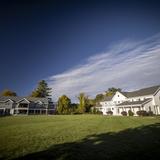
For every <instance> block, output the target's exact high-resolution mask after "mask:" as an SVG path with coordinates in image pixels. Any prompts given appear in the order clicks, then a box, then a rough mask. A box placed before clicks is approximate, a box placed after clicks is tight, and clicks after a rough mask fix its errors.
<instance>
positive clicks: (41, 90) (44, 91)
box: [31, 80, 52, 97]
mask: <svg viewBox="0 0 160 160" xmlns="http://www.w3.org/2000/svg"><path fill="white" fill-rule="evenodd" d="M51 90H52V89H51V88H49V87H48V84H47V83H46V81H45V80H41V81H40V82H39V83H38V86H37V88H36V89H35V90H34V91H33V92H32V94H31V97H48V96H50V93H51Z"/></svg>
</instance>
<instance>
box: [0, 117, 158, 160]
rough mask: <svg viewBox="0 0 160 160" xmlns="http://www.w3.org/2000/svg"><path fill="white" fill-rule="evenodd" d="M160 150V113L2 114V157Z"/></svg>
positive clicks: (137, 155) (138, 154)
mask: <svg viewBox="0 0 160 160" xmlns="http://www.w3.org/2000/svg"><path fill="white" fill-rule="evenodd" d="M159 153H160V118H159V117H144V118H143V117H110V116H102V115H68V116H67V115H66V116H58V115H57V116H15V117H13V116H12V117H1V118H0V159H34V160H36V159H58V160H60V159H78V160H84V159H123V160H124V159H143V158H147V159H151V158H152V159H154V158H155V157H156V156H157V155H159Z"/></svg>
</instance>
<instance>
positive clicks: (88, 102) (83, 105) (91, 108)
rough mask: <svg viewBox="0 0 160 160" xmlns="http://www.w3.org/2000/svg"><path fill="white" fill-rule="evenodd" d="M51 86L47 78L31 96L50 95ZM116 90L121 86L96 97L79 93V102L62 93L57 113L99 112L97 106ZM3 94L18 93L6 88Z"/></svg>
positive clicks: (109, 89) (13, 94)
mask: <svg viewBox="0 0 160 160" xmlns="http://www.w3.org/2000/svg"><path fill="white" fill-rule="evenodd" d="M51 90H52V89H51V88H49V87H48V84H47V82H46V81H45V80H41V81H40V82H38V85H37V87H36V88H35V89H34V90H33V91H32V92H31V94H30V95H29V96H30V97H41V98H43V97H50V96H51V95H50V94H51ZM116 91H121V89H120V88H115V87H112V88H108V90H107V91H105V92H104V93H100V94H97V95H96V96H95V98H89V96H88V95H87V94H85V93H79V95H78V96H77V100H78V103H72V102H71V99H70V98H69V97H68V96H67V95H62V96H60V97H59V98H58V102H57V106H56V114H82V113H98V112H99V111H98V110H96V108H95V106H96V105H99V103H100V101H102V100H103V99H104V98H105V97H109V96H113V95H114V94H115V92H116ZM0 95H1V96H17V93H16V92H14V91H11V90H8V89H7V90H4V91H2V93H1V94H0Z"/></svg>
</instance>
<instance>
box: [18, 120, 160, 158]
mask: <svg viewBox="0 0 160 160" xmlns="http://www.w3.org/2000/svg"><path fill="white" fill-rule="evenodd" d="M159 154H160V123H156V124H151V125H148V126H141V127H138V128H129V129H126V130H123V131H120V132H117V133H116V132H109V133H104V134H99V135H90V136H88V137H86V138H84V139H83V140H81V141H79V142H73V143H64V144H58V145H53V146H51V147H50V148H49V149H47V150H45V151H40V152H36V153H32V154H28V155H26V156H24V157H19V158H17V159H23V160H28V159H31V160H32V159H34V160H45V159H53V160H54V159H58V160H61V159H67V160H68V159H69V160H70V159H71V160H73V159H74V160H86V159H87V160H88V159H99V160H103V159H112V160H113V159H122V160H126V159H134V160H135V159H157V157H159Z"/></svg>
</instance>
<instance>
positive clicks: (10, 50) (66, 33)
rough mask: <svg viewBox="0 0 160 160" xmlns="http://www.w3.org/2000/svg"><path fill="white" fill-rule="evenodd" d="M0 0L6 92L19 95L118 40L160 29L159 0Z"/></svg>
mask: <svg viewBox="0 0 160 160" xmlns="http://www.w3.org/2000/svg"><path fill="white" fill-rule="evenodd" d="M0 3H1V4H0V71H1V73H0V91H1V90H3V89H5V88H8V89H11V90H14V91H16V92H17V93H18V95H28V94H29V93H30V92H31V91H32V90H33V88H34V87H35V86H36V84H37V82H38V81H39V80H41V79H44V78H47V77H49V76H52V75H56V74H59V73H62V72H64V71H66V70H68V69H69V68H72V67H73V66H76V65H77V64H79V63H81V62H83V60H85V59H86V58H88V57H90V56H92V55H94V54H96V53H100V52H103V51H105V50H106V49H107V47H108V46H109V45H110V44H112V43H116V42H118V41H120V40H125V39H133V40H134V39H136V40H137V39H139V40H143V39H145V38H147V37H149V36H152V35H154V34H156V33H159V32H160V3H159V2H158V0H157V1H155V0H150V1H147V0H146V1H142V0H138V1H136V0H134V1H120V0H117V1H114V0H111V1H107V0H106V1H102V0H97V1H94V0H90V1H87V0H81V1H80V0H74V1H71V0H57V1H54V0H52V1H46V0H44V1H4V2H0Z"/></svg>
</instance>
